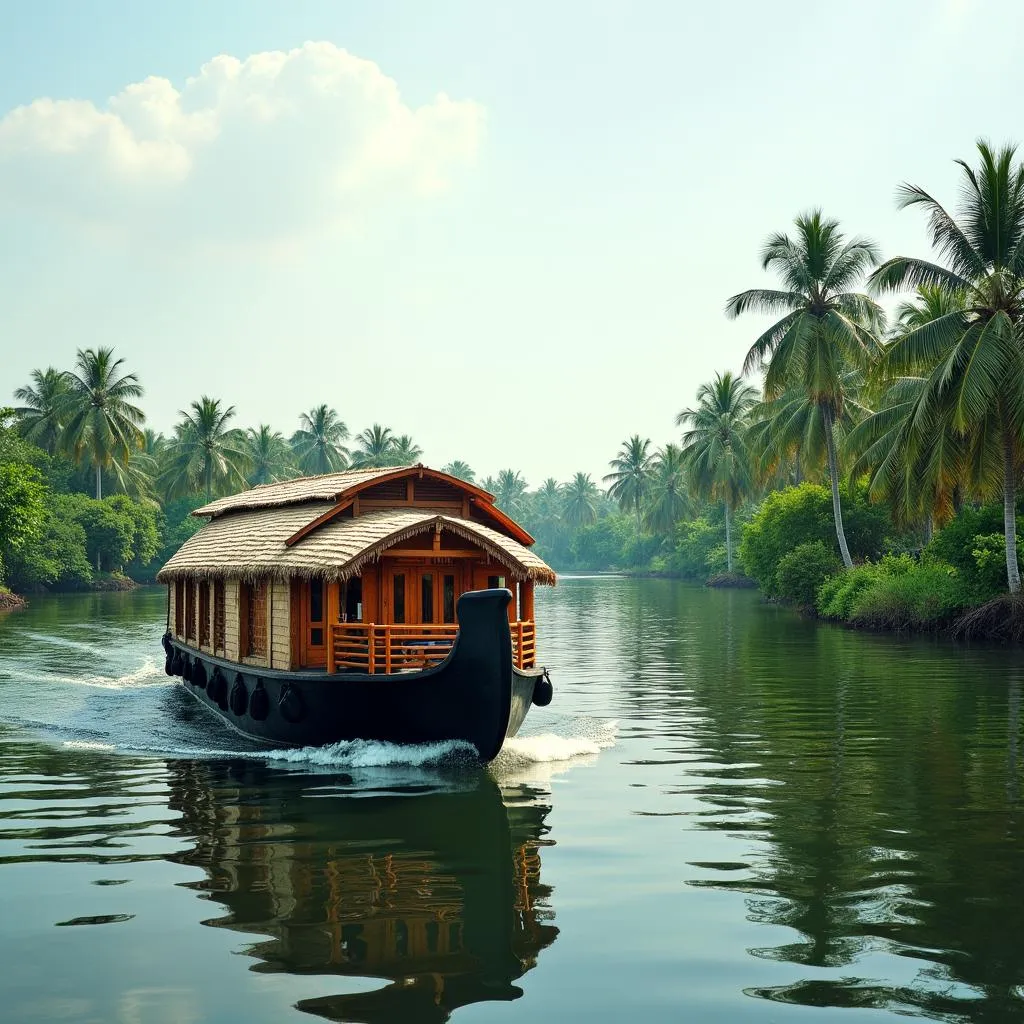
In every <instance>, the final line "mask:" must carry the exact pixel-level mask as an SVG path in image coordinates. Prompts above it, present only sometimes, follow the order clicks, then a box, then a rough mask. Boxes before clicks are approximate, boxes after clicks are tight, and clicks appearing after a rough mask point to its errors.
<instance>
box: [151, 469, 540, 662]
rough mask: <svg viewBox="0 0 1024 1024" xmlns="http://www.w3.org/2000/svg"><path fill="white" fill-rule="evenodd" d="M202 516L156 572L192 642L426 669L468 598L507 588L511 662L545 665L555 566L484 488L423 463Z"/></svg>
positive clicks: (214, 505)
mask: <svg viewBox="0 0 1024 1024" xmlns="http://www.w3.org/2000/svg"><path fill="white" fill-rule="evenodd" d="M193 515H196V516H201V517H206V518H208V520H209V522H208V523H207V525H206V526H204V527H203V528H202V529H201V530H200V531H199V532H198V533H197V534H195V536H193V537H191V538H190V539H189V540H188V541H186V542H185V544H183V545H182V547H181V548H180V549H179V550H178V552H177V553H176V554H175V555H174V556H173V557H172V558H171V560H170V561H169V562H168V563H167V564H166V565H165V566H164V568H163V569H162V570H161V571H160V573H159V575H158V577H157V578H158V579H159V580H160V581H161V582H164V583H167V585H168V588H169V591H170V597H169V610H168V615H169V621H168V630H169V632H170V633H171V634H172V636H173V637H174V638H175V639H176V640H178V641H180V642H181V643H183V644H185V645H187V646H190V647H193V648H196V649H198V650H200V651H203V652H205V653H208V654H211V655H213V656H214V657H220V658H224V659H226V660H228V661H233V662H237V663H240V664H244V665H253V666H262V667H267V668H273V669H284V670H294V671H303V670H306V671H318V672H324V671H327V672H329V673H344V672H356V673H367V672H369V673H378V672H385V673H390V672H402V671H408V670H418V669H422V668H424V667H429V666H430V665H433V664H437V663H438V662H440V661H442V660H444V658H445V657H446V656H447V654H448V653H449V651H450V650H451V647H452V644H453V643H454V640H455V637H456V635H457V632H458V626H457V623H456V614H455V610H456V604H457V602H458V599H459V596H460V595H461V594H463V593H464V592H466V591H469V590H482V589H487V588H494V587H507V588H508V589H509V590H510V591H511V592H512V601H511V603H510V605H509V611H508V614H509V624H510V629H511V633H512V644H513V658H514V663H515V665H516V667H518V668H521V669H529V668H533V667H534V664H535V661H536V642H537V637H536V626H535V622H534V587H535V586H536V585H538V584H553V583H554V582H555V574H554V572H553V571H552V569H551V568H550V567H549V566H547V565H546V564H545V563H544V562H543V561H542V560H541V559H540V558H539V557H538V556H537V555H535V554H534V553H533V552H532V551H531V550H530V547H531V545H532V544H533V538H532V537H531V536H530V535H529V534H528V533H527V532H526V531H525V530H524V529H523V528H522V527H521V526H519V525H518V524H517V523H516V522H514V521H513V520H512V519H510V518H509V517H508V516H507V515H506V514H505V513H504V512H502V511H501V510H500V509H499V508H497V507H496V506H495V504H494V497H493V495H491V494H488V493H487V492H486V491H484V490H482V489H480V488H479V487H476V486H474V485H473V484H468V483H466V482H465V481H462V480H459V479H457V478H456V477H452V476H448V475H447V474H445V473H440V472H438V471H436V470H432V469H428V468H427V467H426V466H421V465H417V466H406V467H401V468H397V469H396V468H393V467H388V468H383V469H362V470H349V471H348V472H344V473H330V474H326V475H324V476H315V477H303V478H300V479H297V480H288V481H285V482H283V483H275V484H263V485H261V486H259V487H253V488H252V489H251V490H248V491H243V492H241V493H239V494H234V495H231V496H229V497H226V498H218V499H217V500H216V501H213V502H210V503H209V504H208V505H204V506H203V507H202V508H199V509H197V510H196V511H195V512H194V513H193Z"/></svg>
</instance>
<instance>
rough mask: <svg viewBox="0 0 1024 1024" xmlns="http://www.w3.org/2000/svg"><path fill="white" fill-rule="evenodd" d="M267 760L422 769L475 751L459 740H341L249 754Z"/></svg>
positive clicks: (467, 755) (463, 756) (345, 766)
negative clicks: (413, 742) (407, 742)
mask: <svg viewBox="0 0 1024 1024" xmlns="http://www.w3.org/2000/svg"><path fill="white" fill-rule="evenodd" d="M250 756H256V757H260V758H265V759H266V760H268V761H285V762H287V763H289V764H314V765H323V766H330V767H338V768H387V767H390V766H391V765H401V766H405V767H413V768H422V767H425V766H427V765H437V764H441V763H442V762H444V761H450V760H455V759H464V758H466V757H475V756H476V750H475V749H474V748H473V747H472V745H470V744H469V743H464V742H462V741H461V740H449V741H446V742H443V743H421V744H418V745H416V746H402V745H400V744H397V743H380V742H377V741H375V740H342V741H341V742H339V743H331V744H329V745H327V746H325V747H298V748H295V749H291V750H270V751H261V752H260V753H259V754H253V755H250Z"/></svg>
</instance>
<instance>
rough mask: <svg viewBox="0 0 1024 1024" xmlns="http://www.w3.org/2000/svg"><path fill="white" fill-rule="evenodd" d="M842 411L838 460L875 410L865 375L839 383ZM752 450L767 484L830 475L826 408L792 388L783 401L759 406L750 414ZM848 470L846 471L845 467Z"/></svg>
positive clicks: (836, 426) (853, 373)
mask: <svg viewBox="0 0 1024 1024" xmlns="http://www.w3.org/2000/svg"><path fill="white" fill-rule="evenodd" d="M836 386H837V390H838V392H839V394H840V396H841V399H842V400H841V401H840V402H839V403H838V407H839V409H840V410H841V412H840V413H839V415H838V416H837V417H836V419H835V420H834V422H833V423H832V433H833V437H834V440H835V447H836V451H837V455H838V456H840V457H841V456H842V454H843V452H844V449H845V438H846V436H847V435H848V434H849V432H850V431H851V430H852V429H853V428H854V427H855V426H856V425H857V424H858V423H860V421H861V420H863V419H864V417H865V416H867V415H869V414H870V412H871V410H870V408H868V407H867V405H866V404H865V387H864V374H863V373H862V372H861V371H860V370H847V371H845V372H844V373H842V374H841V375H840V377H839V380H838V381H837V382H836ZM748 423H749V425H748V427H747V437H746V440H747V447H748V449H749V450H750V452H751V454H752V455H753V456H754V457H755V459H756V462H757V467H756V468H757V476H758V478H759V483H760V484H761V485H762V486H768V485H771V484H772V483H782V482H785V483H799V482H800V481H801V480H803V479H811V480H815V481H817V480H819V479H821V478H822V477H821V475H820V474H821V473H822V472H824V473H825V474H827V473H828V438H827V434H826V432H825V415H824V410H823V409H822V407H821V405H819V404H818V403H817V402H815V401H814V400H813V399H812V398H810V397H809V396H808V394H807V392H806V391H805V390H804V389H803V388H801V387H791V388H788V389H787V390H786V391H784V392H783V393H782V394H781V395H779V397H778V398H775V399H772V400H771V401H768V402H758V403H757V404H756V405H755V406H754V408H753V409H752V410H751V411H750V413H749V415H748ZM840 468H842V467H840Z"/></svg>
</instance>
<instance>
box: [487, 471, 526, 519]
mask: <svg viewBox="0 0 1024 1024" xmlns="http://www.w3.org/2000/svg"><path fill="white" fill-rule="evenodd" d="M524 494H526V481H525V480H524V479H523V475H522V473H520V472H519V471H518V470H513V469H503V470H502V471H501V472H500V473H499V474H498V479H497V481H496V482H495V487H494V503H495V505H497V506H498V508H500V509H501V510H502V511H503V512H507V513H508V514H509V515H510V516H515V515H519V514H521V513H522V511H523V495H524Z"/></svg>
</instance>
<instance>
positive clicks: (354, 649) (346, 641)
mask: <svg viewBox="0 0 1024 1024" xmlns="http://www.w3.org/2000/svg"><path fill="white" fill-rule="evenodd" d="M509 626H510V629H511V631H512V660H513V662H514V664H515V665H516V667H517V668H521V669H525V668H533V667H534V664H535V663H536V660H537V630H536V626H535V625H534V623H533V622H522V621H518V622H512V623H510V624H509ZM458 634H459V627H458V626H456V625H453V624H452V625H449V624H445V625H432V624H429V623H426V624H422V625H400V624H398V623H392V624H384V625H380V624H377V623H372V622H339V623H335V624H333V625H332V626H331V627H330V637H329V642H328V644H327V671H328V672H366V673H370V674H373V673H376V672H384V673H392V672H419V671H422V670H423V669H425V668H430V667H432V666H433V665H438V664H440V663H441V662H442V661H444V659H445V658H447V657H448V655H449V653H450V652H451V649H452V645H453V644H454V643H455V638H456V637H457V636H458Z"/></svg>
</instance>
